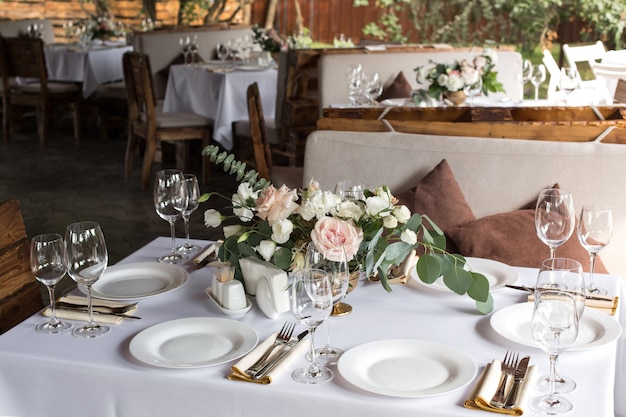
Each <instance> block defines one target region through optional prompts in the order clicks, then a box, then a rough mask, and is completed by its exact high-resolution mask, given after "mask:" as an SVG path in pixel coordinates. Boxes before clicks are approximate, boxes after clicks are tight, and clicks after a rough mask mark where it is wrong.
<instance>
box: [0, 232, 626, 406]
mask: <svg viewBox="0 0 626 417" xmlns="http://www.w3.org/2000/svg"><path fill="white" fill-rule="evenodd" d="M105 233H106V231H105ZM178 243H182V240H180V241H179V242H178ZM193 243H196V244H199V245H200V246H201V247H202V248H206V247H208V245H209V244H210V242H207V241H201V240H194V241H193ZM169 245H170V240H169V238H165V237H159V238H157V239H155V240H154V241H152V242H151V243H149V244H148V245H146V246H145V247H143V248H141V249H140V250H138V251H137V252H135V253H133V254H131V255H130V256H128V257H127V258H125V259H124V260H122V261H121V262H120V263H119V264H118V265H123V264H127V263H130V262H156V259H157V257H158V256H159V255H162V254H163V253H167V252H168V251H169V247H170V246H169ZM193 265H194V264H193V261H192V260H191V259H190V260H189V261H187V263H185V264H183V265H182V267H183V268H184V269H186V270H187V271H189V273H190V274H189V280H188V281H187V282H186V284H184V285H183V286H181V287H179V288H177V289H175V290H173V291H170V292H168V293H164V294H160V295H156V296H153V297H149V298H144V299H141V300H140V301H139V309H138V310H137V311H135V312H134V313H133V314H135V315H138V316H141V317H142V319H141V320H125V321H124V322H122V323H120V324H118V325H113V326H112V329H111V331H110V332H109V333H108V334H106V335H104V336H102V337H99V338H96V339H91V340H87V339H82V338H77V337H74V336H72V334H71V332H70V333H64V334H61V335H45V334H39V333H37V332H36V331H35V325H36V324H37V323H39V322H40V321H41V320H42V317H41V315H40V314H36V315H34V316H32V317H30V318H28V319H27V320H26V321H24V322H23V323H21V324H20V325H18V326H17V327H14V328H13V329H11V330H9V331H8V332H7V333H5V334H3V335H2V336H0V392H1V393H2V396H1V398H2V399H1V400H0V415H4V416H29V417H38V416H50V415H54V416H66V417H73V416H77V417H78V416H80V417H82V416H85V415H89V416H94V417H100V416H103V417H105V416H106V417H110V416H116V417H120V416H145V415H150V416H153V417H160V416H164V417H165V416H167V417H171V416H172V415H181V416H186V417H195V416H206V415H214V416H253V415H255V416H256V415H267V416H275V417H280V416H285V417H287V416H289V417H293V416H299V417H305V416H311V417H313V416H321V415H333V416H341V415H345V416H348V415H349V416H357V415H358V416H364V417H379V416H381V415H385V416H387V415H393V416H398V417H402V416H406V417H414V416H416V415H428V416H446V417H449V416H468V417H472V416H479V415H487V414H485V413H484V412H483V411H474V410H469V409H467V408H465V407H464V406H463V403H464V400H465V399H466V397H467V396H468V393H469V392H470V391H471V390H472V388H473V387H474V385H475V383H476V379H477V376H475V377H474V378H473V379H472V380H471V381H469V382H468V383H467V384H466V385H464V386H462V387H461V388H458V389H455V390H453V391H450V392H442V393H440V394H439V395H432V396H423V397H418V398H400V397H393V396H385V395H379V394H375V393H372V392H370V391H366V390H363V389H360V388H357V387H356V386H354V385H353V384H351V383H350V382H349V381H348V380H347V379H346V378H345V377H344V376H343V375H342V374H341V373H340V372H338V370H337V367H333V371H334V372H335V377H334V379H333V380H331V381H330V382H328V383H325V384H322V385H307V384H302V383H298V382H296V381H294V380H293V379H292V378H291V375H290V373H291V370H292V369H295V368H296V367H303V366H306V365H307V361H306V359H305V358H304V357H301V358H296V360H295V361H294V362H293V363H292V364H291V365H290V369H288V370H286V371H285V372H284V373H282V374H280V375H279V376H278V377H277V378H276V379H275V380H274V381H273V382H272V383H271V384H269V385H258V384H252V383H247V382H240V381H231V380H228V379H227V378H226V376H227V375H228V374H229V372H230V368H231V365H232V364H233V362H228V363H223V364H220V365H215V366H208V367H198V368H190V369H189V368H188V369H172V368H164V367H157V366H151V365H148V364H146V363H144V362H141V361H139V360H137V359H135V357H134V356H133V355H132V354H131V353H130V350H129V344H130V343H131V340H133V338H134V337H135V336H136V335H137V334H138V333H139V332H141V331H142V330H144V329H147V328H149V327H151V326H154V325H156V324H159V323H163V322H166V321H169V320H173V319H181V318H189V317H225V316H224V315H223V314H222V313H221V312H220V310H219V309H218V308H217V307H216V306H215V305H214V304H212V303H210V302H209V299H208V298H207V295H206V293H205V289H206V288H207V287H208V286H209V285H210V283H211V279H212V268H211V267H205V268H202V269H198V270H194V269H193ZM513 270H514V271H516V272H517V273H518V274H519V281H518V282H519V283H522V284H525V285H532V284H533V282H534V280H535V277H536V273H537V270H536V269H533V268H513ZM597 278H598V281H597V282H598V284H599V285H602V286H605V287H606V288H608V289H609V290H610V291H611V292H612V293H614V294H621V295H622V297H623V295H624V291H623V288H622V285H621V280H620V278H619V277H617V276H612V275H601V276H598V277H597ZM526 297H527V293H525V292H522V291H517V290H514V289H508V288H502V289H500V290H498V291H494V292H493V298H494V305H495V308H494V313H493V314H496V313H497V312H498V311H499V310H501V309H503V308H507V307H508V306H512V305H514V304H516V303H525V302H526ZM253 300H254V298H253ZM344 301H345V302H347V303H348V304H350V305H351V306H352V307H353V312H352V313H351V314H349V315H346V316H343V317H331V318H330V319H329V321H328V324H329V329H330V336H331V342H332V345H334V346H337V347H340V348H342V349H344V350H346V351H348V350H349V349H351V348H354V347H357V346H359V345H363V344H365V343H368V342H372V341H378V340H402V339H412V340H424V341H430V342H434V343H438V344H442V345H445V346H447V347H450V348H454V349H457V350H460V351H462V352H464V353H465V354H466V355H468V356H469V357H470V358H471V359H472V361H473V362H474V364H475V366H476V371H477V374H480V372H481V371H482V370H483V368H484V366H485V365H486V364H487V363H490V362H491V361H492V360H494V359H499V360H502V358H503V357H504V354H505V352H506V351H507V349H512V350H515V351H518V352H519V353H520V355H530V356H531V359H530V364H531V365H536V366H537V367H538V371H539V372H540V373H542V374H543V373H546V372H547V371H548V358H547V355H546V354H545V353H544V352H543V351H541V350H539V349H538V348H535V347H530V346H528V345H523V344H518V343H515V342H513V341H511V340H510V339H508V338H504V337H503V336H500V333H498V332H496V331H495V330H494V328H493V327H492V325H491V324H490V318H491V314H490V315H481V314H479V313H478V312H477V311H476V310H475V307H474V303H473V301H472V300H470V299H469V297H466V296H458V295H456V294H452V293H450V292H447V291H443V290H441V289H434V288H427V287H425V286H424V285H423V284H419V283H417V282H413V281H412V280H411V281H409V283H408V284H406V285H393V292H392V293H387V292H385V291H384V290H383V288H382V287H381V285H380V284H379V283H374V282H369V281H361V282H359V284H358V285H357V287H356V288H355V289H354V291H352V292H351V293H349V294H348V295H347V296H346V297H345V300H344ZM253 304H254V305H253V306H252V309H251V310H250V312H249V313H247V314H246V315H245V316H244V317H243V318H241V319H240V320H239V321H240V322H241V323H244V324H247V325H249V326H251V327H252V328H254V329H255V330H256V332H257V333H258V336H259V341H263V340H265V339H267V338H268V337H269V336H270V335H271V334H272V333H273V332H276V331H278V330H279V329H280V327H281V326H282V324H283V322H284V321H287V320H292V321H293V317H292V315H291V314H290V313H289V312H286V313H283V314H281V315H280V316H279V317H278V319H277V320H272V319H270V318H268V317H267V316H265V315H264V314H263V313H262V312H261V311H260V310H259V309H258V307H257V305H256V303H253ZM585 314H586V313H585ZM598 314H605V313H598ZM624 316H625V314H624V309H620V311H618V313H617V314H616V315H615V316H613V317H611V316H608V315H607V317H608V318H610V319H611V320H618V319H620V320H621V322H622V324H623V323H624V322H625V321H624ZM529 319H530V318H528V320H529ZM521 321H522V322H523V321H524V320H521ZM302 330H303V328H302V326H301V325H298V326H297V328H296V332H295V334H298V333H300V332H301V331H302ZM319 334H320V335H321V334H322V332H319ZM321 342H323V337H321V336H319V339H318V343H321ZM397 343H398V344H401V343H402V342H401V341H399V342H397ZM624 346H625V343H624V337H623V336H622V337H621V338H619V339H617V340H612V341H611V342H608V343H603V344H601V345H600V346H597V347H593V348H589V349H580V350H573V349H571V350H568V351H566V352H564V353H563V354H562V355H561V357H560V359H559V367H558V369H559V372H560V373H561V374H562V375H567V376H569V377H571V378H573V379H574V380H575V381H576V383H577V384H578V386H577V388H576V390H575V391H574V392H573V393H571V394H566V397H567V398H569V399H570V400H571V401H573V402H574V407H575V414H574V415H577V416H607V417H608V416H613V415H620V416H624V415H626V401H625V400H624V397H625V396H624V393H623V388H624V386H626V362H625V360H624V359H625V354H626V352H625V351H624ZM373 354H380V355H383V356H384V354H385V352H373ZM451 359H454V358H451ZM451 377H454V376H451ZM531 394H533V395H534V394H537V392H536V391H534V390H533V392H532V393H531ZM527 415H529V416H535V415H536V414H534V413H533V412H531V411H530V410H525V412H524V416H527Z"/></svg>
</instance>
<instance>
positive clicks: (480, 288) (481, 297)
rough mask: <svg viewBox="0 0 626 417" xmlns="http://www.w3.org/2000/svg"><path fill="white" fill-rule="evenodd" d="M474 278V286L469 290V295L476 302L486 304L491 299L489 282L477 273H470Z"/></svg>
mask: <svg viewBox="0 0 626 417" xmlns="http://www.w3.org/2000/svg"><path fill="white" fill-rule="evenodd" d="M470 275H471V276H472V278H473V282H472V285H471V286H470V288H469V289H468V290H467V295H469V296H470V297H472V298H473V299H474V300H476V301H480V302H485V301H487V299H488V298H489V280H487V278H486V277H485V276H484V275H482V274H479V273H477V272H470Z"/></svg>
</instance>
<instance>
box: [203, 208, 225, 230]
mask: <svg viewBox="0 0 626 417" xmlns="http://www.w3.org/2000/svg"><path fill="white" fill-rule="evenodd" d="M220 224H222V215H221V214H220V212H219V211H217V210H214V209H208V210H207V211H205V212H204V225H205V226H206V227H217V226H219V225H220Z"/></svg>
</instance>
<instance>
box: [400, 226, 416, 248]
mask: <svg viewBox="0 0 626 417" xmlns="http://www.w3.org/2000/svg"><path fill="white" fill-rule="evenodd" d="M400 240H401V241H403V242H405V243H408V244H409V245H415V244H416V243H417V234H416V233H415V232H414V231H413V230H409V229H406V230H405V231H404V232H402V234H400Z"/></svg>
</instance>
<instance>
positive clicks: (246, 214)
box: [232, 194, 254, 222]
mask: <svg viewBox="0 0 626 417" xmlns="http://www.w3.org/2000/svg"><path fill="white" fill-rule="evenodd" d="M232 201H233V213H234V214H235V216H237V217H239V220H241V221H242V222H249V221H250V220H252V218H253V217H254V212H253V211H252V210H251V209H250V208H248V207H246V206H245V205H244V202H242V201H241V200H240V198H239V196H238V195H237V194H234V195H233V198H232Z"/></svg>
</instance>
